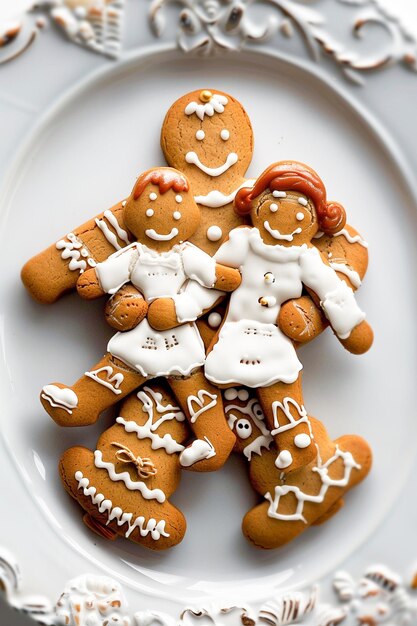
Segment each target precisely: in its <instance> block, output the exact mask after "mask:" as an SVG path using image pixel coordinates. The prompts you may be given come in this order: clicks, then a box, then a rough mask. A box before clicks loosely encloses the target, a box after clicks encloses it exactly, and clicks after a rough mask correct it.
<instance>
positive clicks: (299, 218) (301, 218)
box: [295, 211, 304, 222]
mask: <svg viewBox="0 0 417 626" xmlns="http://www.w3.org/2000/svg"><path fill="white" fill-rule="evenodd" d="M295 217H296V218H297V220H298V221H299V222H302V221H303V219H304V213H302V212H301V211H300V212H299V213H297V215H296V216H295Z"/></svg>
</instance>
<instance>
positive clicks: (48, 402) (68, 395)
mask: <svg viewBox="0 0 417 626" xmlns="http://www.w3.org/2000/svg"><path fill="white" fill-rule="evenodd" d="M145 380H146V378H145V377H144V376H142V375H141V374H139V373H138V372H135V371H133V370H132V369H130V368H129V367H128V366H127V365H125V364H124V363H122V362H121V361H119V360H118V359H116V358H115V357H113V356H112V355H111V354H109V353H107V354H106V355H105V356H104V357H103V358H102V359H101V361H99V362H98V363H97V364H96V365H94V367H93V368H92V369H91V370H90V371H88V372H85V374H84V375H83V376H81V378H80V379H79V380H78V381H77V382H76V383H75V384H74V385H72V386H71V387H67V386H65V385H63V384H62V383H54V384H51V385H45V387H43V389H42V391H41V394H40V399H41V403H42V405H43V407H44V409H45V411H46V412H47V413H49V415H50V416H51V417H52V419H53V420H54V421H55V422H56V423H57V424H59V425H60V426H88V425H89V424H94V422H96V421H97V419H98V418H99V416H100V414H101V413H102V412H103V411H105V410H106V409H109V408H110V407H112V406H113V405H114V404H116V403H117V402H119V401H120V400H121V399H122V398H124V397H125V396H127V394H129V393H130V392H131V391H133V390H134V389H137V388H138V387H140V386H141V385H142V384H143V383H144V382H145Z"/></svg>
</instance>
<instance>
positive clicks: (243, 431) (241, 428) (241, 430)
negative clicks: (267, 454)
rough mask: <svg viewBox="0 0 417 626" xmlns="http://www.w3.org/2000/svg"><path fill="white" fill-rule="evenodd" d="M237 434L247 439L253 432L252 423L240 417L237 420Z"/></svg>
mask: <svg viewBox="0 0 417 626" xmlns="http://www.w3.org/2000/svg"><path fill="white" fill-rule="evenodd" d="M236 434H237V436H238V437H240V438H241V439H247V438H248V437H250V436H251V434H252V424H251V423H250V421H249V420H247V419H240V420H238V421H237V422H236Z"/></svg>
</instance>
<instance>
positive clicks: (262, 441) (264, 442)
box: [224, 388, 274, 461]
mask: <svg viewBox="0 0 417 626" xmlns="http://www.w3.org/2000/svg"><path fill="white" fill-rule="evenodd" d="M242 391H247V390H246V389H241V390H236V389H235V388H230V389H226V391H225V392H224V397H225V399H226V400H229V399H230V400H235V399H236V398H238V399H239V400H241V401H242V402H245V401H246V400H248V398H249V395H248V396H246V394H244V395H242ZM226 394H227V396H228V397H227V396H226ZM235 394H236V395H235ZM233 411H235V412H237V413H241V414H242V415H248V416H249V417H250V419H251V420H252V421H253V422H254V424H255V426H256V427H257V428H258V429H259V430H260V431H261V433H262V434H261V435H259V436H258V437H257V438H256V439H255V440H254V441H252V442H251V443H250V444H248V445H247V446H246V448H244V450H243V454H244V455H245V456H246V458H247V459H248V461H250V460H251V458H252V454H258V455H259V456H260V455H261V451H262V448H266V449H267V450H269V446H270V445H271V443H272V442H273V441H274V440H273V438H272V436H271V434H270V432H269V430H268V429H267V428H266V426H265V424H264V419H265V415H264V413H263V411H262V408H261V405H260V404H259V402H258V401H257V400H256V398H252V400H249V402H248V403H247V404H246V405H244V406H240V405H238V404H226V405H225V412H226V416H227V422H228V424H229V427H230V428H233V426H234V423H235V421H236V419H237V417H236V415H235V413H234V412H233Z"/></svg>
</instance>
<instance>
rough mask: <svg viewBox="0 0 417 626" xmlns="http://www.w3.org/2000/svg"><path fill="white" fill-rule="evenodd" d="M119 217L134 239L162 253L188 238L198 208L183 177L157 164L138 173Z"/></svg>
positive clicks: (195, 227) (191, 232)
mask: <svg viewBox="0 0 417 626" xmlns="http://www.w3.org/2000/svg"><path fill="white" fill-rule="evenodd" d="M123 218H124V221H125V224H126V226H127V228H128V229H129V230H130V232H131V233H132V234H133V236H134V237H135V239H136V240H137V241H139V242H140V243H142V244H144V245H146V246H148V247H150V248H155V249H157V250H158V251H161V252H162V251H164V250H168V249H170V248H172V246H174V245H175V244H178V243H180V242H182V241H186V240H187V239H189V237H191V235H192V234H193V233H194V232H195V231H196V229H197V227H198V225H199V222H200V211H199V209H198V207H197V205H196V203H195V202H194V198H193V195H192V193H191V191H190V186H189V183H188V180H187V178H186V177H185V176H184V175H183V174H181V172H178V171H177V170H175V169H173V168H169V167H159V168H154V169H151V170H148V171H147V172H144V173H143V174H141V175H140V176H139V178H138V179H137V181H136V184H135V186H134V188H133V191H132V193H131V195H130V197H129V199H128V200H127V202H126V206H125V208H124V214H123Z"/></svg>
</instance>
